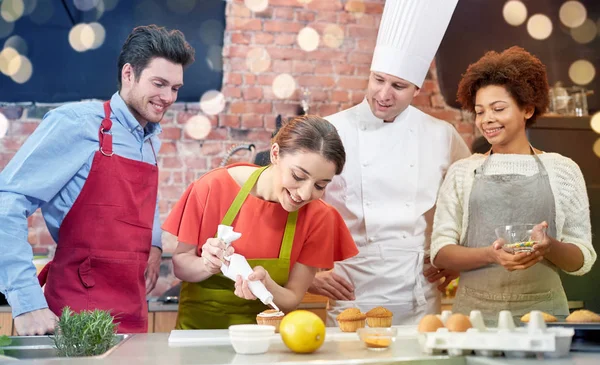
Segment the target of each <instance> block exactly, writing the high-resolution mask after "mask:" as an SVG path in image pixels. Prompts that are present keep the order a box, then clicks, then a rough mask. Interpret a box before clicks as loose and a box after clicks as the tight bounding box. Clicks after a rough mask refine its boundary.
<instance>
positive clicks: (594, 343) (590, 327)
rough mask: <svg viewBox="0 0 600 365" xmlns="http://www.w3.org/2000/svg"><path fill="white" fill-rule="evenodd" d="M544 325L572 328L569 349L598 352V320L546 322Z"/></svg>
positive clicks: (599, 333) (599, 327)
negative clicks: (573, 331)
mask: <svg viewBox="0 0 600 365" xmlns="http://www.w3.org/2000/svg"><path fill="white" fill-rule="evenodd" d="M546 326H548V327H565V328H573V329H574V330H575V335H574V336H573V341H572V342H571V351H583V352H600V322H589V323H573V322H548V323H546Z"/></svg>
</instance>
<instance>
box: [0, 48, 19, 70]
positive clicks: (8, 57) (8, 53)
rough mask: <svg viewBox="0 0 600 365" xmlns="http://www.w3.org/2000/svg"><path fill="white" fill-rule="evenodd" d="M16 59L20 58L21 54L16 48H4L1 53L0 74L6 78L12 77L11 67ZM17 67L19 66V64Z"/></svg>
mask: <svg viewBox="0 0 600 365" xmlns="http://www.w3.org/2000/svg"><path fill="white" fill-rule="evenodd" d="M15 58H20V55H19V52H17V51H16V50H15V49H14V48H10V47H9V48H4V49H3V50H2V52H0V72H2V73H3V74H5V75H6V76H11V74H9V65H11V64H13V62H12V61H13V60H14V59H15ZM16 66H19V65H18V64H17V65H16ZM17 69H18V67H17ZM15 72H16V71H15Z"/></svg>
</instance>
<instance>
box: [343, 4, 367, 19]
mask: <svg viewBox="0 0 600 365" xmlns="http://www.w3.org/2000/svg"><path fill="white" fill-rule="evenodd" d="M365 8H366V7H365V3H364V2H363V1H362V0H350V1H348V2H347V3H346V5H345V7H344V9H346V11H347V12H349V13H350V14H352V15H353V16H354V17H355V18H356V19H359V18H362V16H363V15H365Z"/></svg>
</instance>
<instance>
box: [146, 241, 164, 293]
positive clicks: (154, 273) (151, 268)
mask: <svg viewBox="0 0 600 365" xmlns="http://www.w3.org/2000/svg"><path fill="white" fill-rule="evenodd" d="M161 256H162V250H161V249H160V248H158V247H156V246H152V248H151V249H150V257H148V267H146V272H145V273H144V276H145V278H146V295H148V294H150V292H151V291H152V289H154V287H155V286H156V280H158V274H159V272H160V258H161Z"/></svg>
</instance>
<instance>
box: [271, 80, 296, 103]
mask: <svg viewBox="0 0 600 365" xmlns="http://www.w3.org/2000/svg"><path fill="white" fill-rule="evenodd" d="M272 87H273V93H274V94H275V96H277V97H278V98H279V99H286V98H289V97H290V96H292V95H293V94H294V91H296V80H294V78H293V77H292V75H290V74H280V75H277V77H275V79H274V80H273V86H272Z"/></svg>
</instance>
